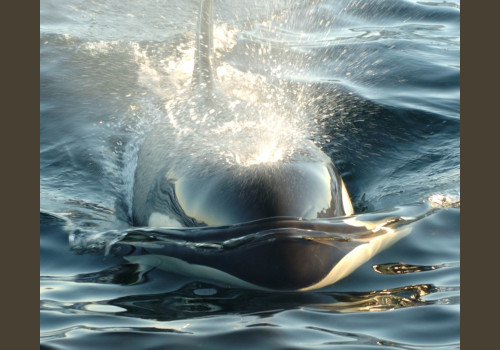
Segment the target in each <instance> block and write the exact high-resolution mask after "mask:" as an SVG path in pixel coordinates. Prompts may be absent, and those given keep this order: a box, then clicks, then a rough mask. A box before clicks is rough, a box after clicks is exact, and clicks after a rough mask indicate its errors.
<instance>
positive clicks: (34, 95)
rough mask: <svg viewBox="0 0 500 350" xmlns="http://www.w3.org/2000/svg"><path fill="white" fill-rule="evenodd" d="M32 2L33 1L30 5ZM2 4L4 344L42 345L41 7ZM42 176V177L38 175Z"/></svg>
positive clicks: (23, 346)
mask: <svg viewBox="0 0 500 350" xmlns="http://www.w3.org/2000/svg"><path fill="white" fill-rule="evenodd" d="M30 4H31V3H30ZM32 4H33V5H32V6H27V3H26V2H10V3H7V4H6V5H3V6H2V11H1V13H2V14H3V16H2V21H1V23H2V25H1V31H2V44H1V45H2V55H1V57H2V64H1V67H2V86H3V89H2V109H1V111H2V119H1V122H0V123H1V124H0V125H1V128H0V130H1V134H2V137H1V138H0V140H1V141H0V142H1V144H0V147H1V150H2V157H1V171H0V173H1V174H2V181H1V183H2V204H3V206H2V224H3V225H2V226H3V227H4V229H3V230H2V301H3V302H2V306H3V308H2V311H3V312H2V315H3V317H2V318H3V320H4V321H5V322H4V324H5V325H4V326H3V327H2V328H3V330H4V331H3V332H2V334H3V335H4V337H3V340H2V343H4V344H5V345H3V347H4V348H12V349H33V348H36V347H37V346H39V345H37V344H39V338H40V337H39V330H38V331H37V328H38V329H39V323H40V322H39V316H37V312H36V311H37V309H38V308H39V301H38V299H39V298H37V296H36V292H37V290H39V286H38V288H37V283H36V281H37V280H38V278H37V277H36V276H37V272H36V271H37V267H38V268H39V266H40V250H39V248H38V247H37V246H39V244H38V245H37V239H36V236H37V232H39V221H38V220H39V219H38V212H39V195H38V193H39V180H37V177H38V176H37V175H38V174H39V170H40V167H39V164H40V163H39V159H40V157H39V145H40V142H39V140H40V134H39V130H40V127H39V117H38V115H39V102H38V101H39V86H40V84H39V76H40V75H39V72H40V71H39V68H38V66H39V51H38V50H37V47H38V44H37V43H38V42H39V40H37V36H38V33H39V22H40V21H39V17H40V15H39V9H38V11H37V7H38V6H36V5H35V4H36V3H32ZM38 178H39V177H38Z"/></svg>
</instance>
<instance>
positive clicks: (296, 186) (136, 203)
mask: <svg viewBox="0 0 500 350" xmlns="http://www.w3.org/2000/svg"><path fill="white" fill-rule="evenodd" d="M212 12H213V0H203V1H201V4H200V10H199V18H198V30H197V37H196V39H197V40H196V51H195V60H194V69H193V77H192V85H191V89H192V91H191V95H193V96H194V97H195V98H197V101H203V103H198V104H197V103H196V101H195V102H192V101H191V105H192V106H187V107H186V110H185V113H186V115H189V114H193V113H195V114H198V115H203V114H204V113H206V110H208V109H211V110H212V111H215V112H213V113H212V115H213V116H215V118H224V117H226V118H227V114H226V113H224V112H225V111H224V108H225V105H227V103H226V104H224V102H226V100H227V98H226V97H225V96H221V93H220V91H219V90H218V89H217V86H216V85H217V84H216V83H217V82H216V81H215V78H214V73H213V67H212V50H213V34H212V32H213V23H212ZM238 102H240V101H238ZM242 108H247V106H245V105H243V107H242ZM248 108H249V109H250V108H252V107H251V106H249V107H248ZM193 110H194V112H193ZM229 118H231V115H229ZM167 128H168V126H166V127H165V126H162V125H159V126H157V127H156V128H155V130H154V131H153V132H152V133H151V134H150V135H148V137H147V138H146V140H145V141H144V143H143V145H142V147H141V149H140V151H139V153H138V163H137V168H136V172H135V180H134V195H133V222H134V224H135V225H138V226H202V225H211V226H216V225H225V224H236V223H240V222H245V221H252V220H257V219H262V218H267V217H274V216H293V217H302V218H317V217H337V216H346V215H351V214H353V208H352V204H351V201H350V198H349V195H348V192H347V190H346V188H345V185H344V183H343V181H342V179H341V177H340V175H339V173H338V171H337V169H336V168H335V166H334V164H333V163H332V161H331V159H330V158H329V157H328V156H327V155H326V154H324V152H322V151H321V150H320V149H319V148H318V147H317V146H316V145H315V144H314V143H313V142H312V141H309V140H303V141H302V143H301V146H300V149H299V150H298V151H296V152H295V154H294V155H293V157H291V158H290V159H286V160H284V161H280V162H272V163H260V164H255V165H253V166H243V165H238V164H231V165H230V166H223V165H221V162H220V161H219V159H218V158H217V157H214V156H212V157H211V156H210V155H209V156H208V157H206V156H205V157H203V158H202V157H197V156H196V155H195V156H193V155H192V153H193V152H194V153H196V152H199V150H197V149H194V146H192V143H190V142H189V141H186V140H185V139H184V140H182V142H181V143H182V146H179V145H177V144H176V142H175V141H173V142H172V140H168V139H167V138H166V137H165V135H167V134H168V130H166V129H167ZM193 142H194V140H193ZM190 146H191V147H192V149H190V148H189V147H190ZM299 153H301V154H299ZM304 154H305V155H304ZM200 158H202V159H200ZM179 159H181V161H179Z"/></svg>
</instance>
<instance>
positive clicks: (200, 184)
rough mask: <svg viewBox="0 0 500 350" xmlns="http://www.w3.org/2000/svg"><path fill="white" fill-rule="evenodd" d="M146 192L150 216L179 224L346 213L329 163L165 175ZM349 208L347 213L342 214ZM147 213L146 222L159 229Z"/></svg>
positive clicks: (338, 180) (224, 223)
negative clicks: (159, 216) (148, 192)
mask: <svg viewBox="0 0 500 350" xmlns="http://www.w3.org/2000/svg"><path fill="white" fill-rule="evenodd" d="M158 181H159V182H160V183H158V185H157V187H156V189H153V190H154V191H156V192H157V193H156V194H155V193H150V195H149V196H148V198H149V201H150V203H149V204H150V210H149V211H150V213H151V214H153V213H156V214H155V215H156V216H157V217H158V215H159V214H160V215H161V214H163V215H167V216H168V217H169V218H170V219H174V220H176V221H178V222H180V223H181V224H182V225H183V226H200V225H210V226H216V225H226V224H236V223H241V222H247V221H252V220H257V219H262V218H268V217H276V216H293V217H302V218H317V217H336V216H344V215H349V214H351V212H349V209H348V208H350V203H347V207H346V206H345V205H344V203H343V201H344V202H345V201H346V200H345V198H342V182H341V179H340V177H339V175H338V173H337V172H336V170H335V168H334V167H333V164H331V163H330V164H329V163H323V162H321V163H319V162H318V163H314V162H293V163H284V164H271V165H267V164H262V165H256V166H252V167H239V168H236V169H231V168H229V169H224V170H220V172H218V173H215V174H214V173H203V172H201V173H196V171H193V172H192V173H191V174H189V175H186V174H184V175H183V176H182V177H178V178H177V177H176V176H175V172H168V173H166V174H165V175H164V177H163V178H162V179H159V180H158ZM346 208H347V210H346ZM155 221H156V220H155V219H154V215H153V219H152V216H151V215H149V218H148V222H147V224H148V225H149V226H157V225H158V224H160V226H161V221H156V222H155Z"/></svg>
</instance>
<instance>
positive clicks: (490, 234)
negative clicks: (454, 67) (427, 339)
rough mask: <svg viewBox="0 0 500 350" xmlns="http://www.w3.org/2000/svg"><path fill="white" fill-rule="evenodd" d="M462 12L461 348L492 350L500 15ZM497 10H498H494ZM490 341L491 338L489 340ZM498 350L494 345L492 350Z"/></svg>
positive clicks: (473, 9)
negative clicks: (462, 210)
mask: <svg viewBox="0 0 500 350" xmlns="http://www.w3.org/2000/svg"><path fill="white" fill-rule="evenodd" d="M464 3H466V8H465V11H462V9H461V38H462V40H461V42H462V44H461V46H462V48H461V66H462V67H463V69H461V96H462V97H461V122H460V130H461V132H460V134H461V197H462V194H463V198H464V201H463V203H464V205H465V207H464V209H465V216H463V217H461V260H462V264H461V266H462V270H461V271H462V272H461V276H462V278H461V287H462V288H461V289H462V295H463V296H464V298H462V299H461V300H462V301H461V346H463V348H464V349H488V348H492V347H491V346H490V344H495V343H496V342H497V341H496V340H494V339H496V338H497V334H498V329H497V328H498V327H497V325H498V321H497V315H496V311H497V310H496V309H497V307H496V305H497V301H496V299H498V287H496V284H497V282H498V266H499V262H498V261H497V260H496V259H497V258H499V257H500V252H499V249H498V247H499V236H500V234H499V233H500V232H499V231H500V228H499V222H498V220H499V218H500V213H499V205H498V203H499V199H498V198H499V197H498V183H499V180H500V178H499V175H498V170H496V168H497V165H498V163H499V158H500V157H499V156H498V149H499V148H498V140H499V139H500V136H499V132H500V128H499V126H498V124H499V122H498V120H499V118H500V117H499V113H498V109H499V108H498V102H499V101H500V97H499V90H500V89H499V82H498V74H497V71H498V65H499V63H498V55H497V54H493V52H495V51H496V48H495V47H497V46H498V45H497V43H498V37H497V36H498V34H497V33H498V12H497V11H496V9H495V10H493V9H487V8H486V7H485V6H484V5H485V4H484V3H483V4H479V3H476V6H474V5H473V4H472V2H464ZM495 7H496V6H495ZM488 338H489V339H488ZM493 347H494V346H493Z"/></svg>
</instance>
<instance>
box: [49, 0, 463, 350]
mask: <svg viewBox="0 0 500 350" xmlns="http://www.w3.org/2000/svg"><path fill="white" fill-rule="evenodd" d="M198 7H199V1H187V0H180V1H175V2H174V1H159V0H158V1H142V0H139V1H120V0H100V1H93V0H86V1H76V0H69V1H61V0H43V1H41V2H40V347H41V348H42V349H337V348H338V349H393V348H397V349H455V348H459V347H460V1H456V0H451V1H414V0H355V1H347V0H325V1H291V0H281V1H279V0H273V1H263V0H245V1H237V2H236V1H228V0H215V4H214V11H215V18H214V24H215V28H214V39H215V45H214V46H215V65H216V72H217V79H218V81H219V83H220V87H221V90H222V91H224V93H226V94H228V95H232V96H237V97H239V98H245V99H247V100H248V101H250V102H254V103H256V104H259V103H262V104H264V103H267V105H269V104H271V105H272V103H276V104H277V105H278V104H279V105H280V106H285V105H286V106H287V107H286V108H283V109H277V110H276V111H277V114H279V115H278V116H275V119H273V120H272V122H271V121H270V120H260V121H259V122H261V123H264V124H265V125H259V128H261V127H267V129H266V130H268V129H272V130H273V131H276V130H278V131H279V133H280V136H286V137H287V140H292V141H290V143H289V147H290V149H292V148H293V147H294V141H293V140H299V141H300V140H301V139H309V140H313V141H314V142H315V143H316V144H317V145H318V147H321V148H322V149H323V150H324V151H325V153H327V154H328V155H329V156H330V157H331V159H332V161H333V162H334V164H335V165H336V167H337V168H338V170H339V172H340V174H341V175H342V178H343V179H344V182H345V184H346V187H347V190H348V191H349V194H350V195H351V199H352V201H353V206H354V211H355V214H356V215H358V216H359V217H361V218H365V220H371V218H373V217H375V216H377V215H388V216H391V215H397V216H400V217H413V222H412V223H411V228H412V230H411V233H410V234H409V235H407V236H406V237H404V238H403V239H401V240H400V241H399V242H397V243H396V244H395V245H393V246H392V247H390V248H389V249H387V250H385V251H384V252H382V253H380V254H379V255H377V256H375V257H374V258H372V259H371V260H370V261H368V262H367V263H366V264H364V265H362V266H361V267H360V268H359V269H357V270H356V271H355V272H354V273H352V274H351V275H349V276H347V277H346V278H344V279H342V280H340V281H339V282H337V283H335V284H334V285H331V286H328V287H324V288H323V289H320V290H316V291H311V292H264V291H255V290H245V289H238V288H234V287H231V286H223V285H219V284H216V283H213V282H211V281H209V280H203V281H202V280H194V279H192V278H189V277H185V276H182V275H174V274H171V273H167V272H165V271H161V270H157V269H152V270H148V269H146V268H144V267H143V266H140V265H137V264H133V263H130V262H128V261H127V260H125V259H124V258H123V254H121V253H120V251H119V249H118V250H117V249H116V244H115V243H116V242H117V241H118V240H119V239H121V238H122V237H123V236H124V234H126V233H128V232H132V231H133V230H134V229H135V228H134V227H133V223H132V217H131V213H132V208H131V203H132V188H133V182H134V171H135V168H136V165H137V154H138V150H139V148H140V146H141V144H142V142H143V141H144V138H145V137H146V135H147V134H148V133H149V132H150V131H151V130H154V129H155V127H156V126H157V125H158V124H159V123H167V125H170V126H171V128H172V133H173V134H176V133H177V134H179V135H184V134H186V133H187V134H189V135H190V137H195V138H196V136H197V135H200V138H201V137H203V142H205V141H206V147H200V149H199V150H197V149H194V150H192V153H195V154H196V153H197V152H201V153H203V154H206V152H207V149H208V150H209V151H210V150H211V148H210V147H211V145H212V143H217V142H218V139H217V137H216V135H212V136H213V139H210V137H211V136H210V135H211V134H210V132H211V130H214V128H215V126H214V125H208V124H207V123H204V121H203V120H198V121H193V120H186V119H187V118H186V117H183V115H181V114H179V113H176V110H178V108H179V106H182V105H183V103H185V102H186V101H187V97H186V96H187V95H188V94H189V91H190V90H189V86H190V83H191V73H192V69H193V55H194V48H195V31H196V22H197V18H198ZM244 122H245V121H241V120H234V121H233V123H232V124H231V127H232V129H230V130H229V131H230V132H234V133H236V135H237V132H238V130H240V129H238V128H241V126H242V125H243V124H238V123H244ZM266 123H268V124H266ZM259 128H257V129H258V130H261V129H259ZM201 135H202V136H201ZM272 135H274V134H273V133H271V134H270V135H268V134H266V133H259V134H257V135H254V137H253V138H251V139H250V140H252V142H255V140H257V141H258V140H259V139H265V138H267V137H272ZM179 142H182V141H179ZM245 142H250V141H245V139H244V138H240V139H238V143H237V145H238V147H240V146H241V144H242V143H243V144H244V143H245ZM199 144H203V143H197V145H199ZM235 147H236V146H235ZM201 148H203V149H201ZM224 156H225V157H226V159H225V161H228V162H231V161H240V159H238V158H235V157H234V154H233V153H231V152H229V154H227V153H225V154H224ZM179 157H182V155H179ZM179 161H182V159H180V160H179ZM416 212H418V215H415V213H416ZM153 231H154V229H153Z"/></svg>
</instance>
